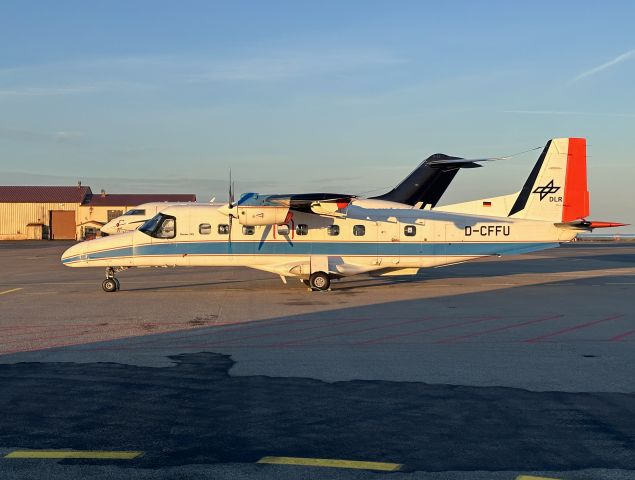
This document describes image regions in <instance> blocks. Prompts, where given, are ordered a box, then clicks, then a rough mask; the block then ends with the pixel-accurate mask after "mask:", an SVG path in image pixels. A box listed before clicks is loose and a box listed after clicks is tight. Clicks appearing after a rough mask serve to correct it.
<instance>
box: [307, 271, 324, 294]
mask: <svg viewBox="0 0 635 480" xmlns="http://www.w3.org/2000/svg"><path fill="white" fill-rule="evenodd" d="M302 282H303V283H304V284H305V285H306V286H307V287H309V289H311V290H320V291H324V290H328V289H329V288H330V287H331V277H330V276H329V274H328V273H324V272H315V273H312V274H311V276H310V277H309V279H308V280H302Z"/></svg>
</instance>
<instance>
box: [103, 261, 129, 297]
mask: <svg viewBox="0 0 635 480" xmlns="http://www.w3.org/2000/svg"><path fill="white" fill-rule="evenodd" d="M125 269H126V268H125V267H108V268H107V269H106V280H104V281H103V282H101V288H103V290H104V292H116V291H117V290H119V289H120V288H121V284H120V283H119V280H118V279H116V278H115V273H117V272H120V271H121V270H125Z"/></svg>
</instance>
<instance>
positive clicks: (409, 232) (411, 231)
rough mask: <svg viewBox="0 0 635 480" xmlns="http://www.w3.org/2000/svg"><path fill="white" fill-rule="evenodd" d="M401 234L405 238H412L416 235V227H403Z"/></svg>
mask: <svg viewBox="0 0 635 480" xmlns="http://www.w3.org/2000/svg"><path fill="white" fill-rule="evenodd" d="M403 234H404V235H405V236H406V237H414V236H415V235H416V234H417V227H415V226H414V225H406V226H405V227H403Z"/></svg>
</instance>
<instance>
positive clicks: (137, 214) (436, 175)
mask: <svg viewBox="0 0 635 480" xmlns="http://www.w3.org/2000/svg"><path fill="white" fill-rule="evenodd" d="M454 160H460V161H458V162H454ZM488 160H494V159H485V158H483V159H475V160H466V159H462V158H459V157H453V156H450V155H445V154H443V153H435V154H434V155H431V156H430V157H428V158H426V159H425V160H424V161H423V162H421V163H420V164H419V165H418V166H417V168H415V169H414V170H413V171H412V172H411V173H410V174H409V175H408V176H407V177H406V178H404V179H403V181H402V182H401V183H400V184H399V185H397V186H396V187H395V188H393V189H392V190H390V191H389V192H386V193H385V194H383V195H379V196H377V197H371V198H377V199H382V200H389V201H392V202H399V203H404V204H407V205H411V206H415V205H417V206H419V208H426V207H429V208H431V207H434V206H435V205H436V204H437V203H438V201H439V199H440V198H441V197H442V196H443V194H444V193H445V191H446V190H447V188H448V187H449V185H450V183H452V180H453V179H454V177H455V176H456V174H457V173H458V171H459V170H460V169H461V168H477V167H481V165H480V163H479V162H483V161H488ZM210 203H211V204H212V205H216V204H214V202H213V201H212V202H210ZM180 204H182V202H179V203H170V202H152V203H144V204H142V205H139V206H137V207H135V208H133V209H130V210H128V211H127V212H125V213H124V214H123V215H120V216H118V217H116V218H113V219H112V220H110V221H109V222H108V223H106V225H104V226H103V227H101V231H102V232H103V233H105V234H107V235H116V234H118V233H123V232H130V231H132V230H136V229H137V228H139V227H140V226H141V225H143V224H144V223H145V222H147V221H148V220H150V219H151V218H152V217H154V216H155V215H156V214H157V213H159V212H160V211H161V210H163V209H165V208H167V207H171V206H172V205H180ZM187 204H188V205H191V202H190V203H187ZM203 205H209V204H203ZM219 205H220V204H219Z"/></svg>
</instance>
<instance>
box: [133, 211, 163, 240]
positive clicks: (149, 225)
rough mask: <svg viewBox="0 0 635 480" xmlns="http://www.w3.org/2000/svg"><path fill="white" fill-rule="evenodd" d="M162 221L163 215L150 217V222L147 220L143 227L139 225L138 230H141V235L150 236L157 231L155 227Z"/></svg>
mask: <svg viewBox="0 0 635 480" xmlns="http://www.w3.org/2000/svg"><path fill="white" fill-rule="evenodd" d="M162 219H163V215H161V214H160V213H159V214H158V215H156V216H154V217H152V218H151V219H150V220H148V221H147V222H145V223H144V224H143V225H141V226H140V227H139V230H141V231H142V232H143V233H145V234H147V235H152V233H153V232H154V231H155V230H156V229H157V226H158V225H159V223H161V220H162Z"/></svg>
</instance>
